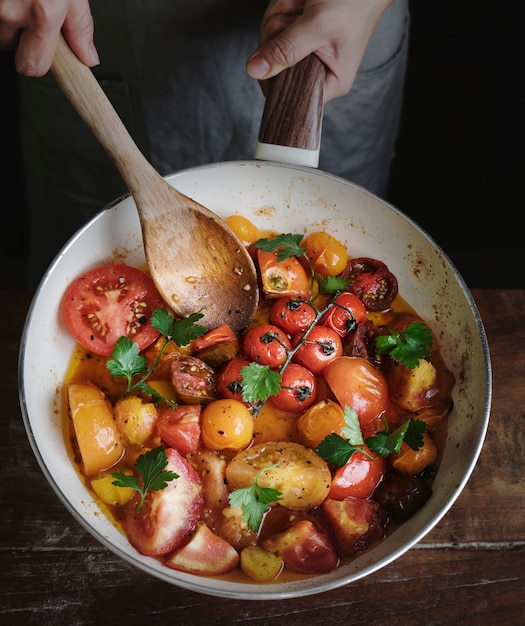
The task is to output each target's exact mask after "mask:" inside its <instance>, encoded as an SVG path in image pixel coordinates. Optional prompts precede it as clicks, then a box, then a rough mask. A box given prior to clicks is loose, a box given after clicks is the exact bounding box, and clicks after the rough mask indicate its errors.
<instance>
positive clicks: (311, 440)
mask: <svg viewBox="0 0 525 626" xmlns="http://www.w3.org/2000/svg"><path fill="white" fill-rule="evenodd" d="M345 426H346V422H345V414H344V411H343V409H342V408H341V407H340V406H339V404H337V402H334V401H333V400H322V401H321V402H317V403H316V404H314V405H313V406H312V407H310V408H309V409H308V410H307V411H305V412H304V413H303V414H302V415H300V416H299V417H298V419H297V432H298V433H299V437H300V438H301V441H302V442H303V443H304V445H305V446H308V447H309V448H312V449H313V450H315V449H316V448H317V446H318V445H319V444H320V443H321V441H323V439H325V438H326V437H328V435H330V434H332V433H336V434H337V435H340V436H342V435H343V428H344V427H345Z"/></svg>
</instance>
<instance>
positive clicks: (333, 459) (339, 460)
mask: <svg viewBox="0 0 525 626" xmlns="http://www.w3.org/2000/svg"><path fill="white" fill-rule="evenodd" d="M344 414H345V423H346V426H344V427H343V429H342V430H341V432H342V435H343V436H341V435H338V434H337V433H331V434H330V435H328V436H326V437H325V438H324V439H323V441H321V443H320V444H319V445H318V446H317V448H316V452H317V454H318V455H319V456H320V457H321V458H323V459H324V460H325V461H326V462H327V463H328V464H329V465H331V466H332V467H343V465H346V463H348V461H349V459H350V457H351V456H352V454H354V452H357V451H359V452H362V453H363V454H364V455H366V456H367V457H368V458H369V459H372V460H377V459H379V458H380V457H382V456H389V455H390V454H392V452H399V451H400V449H401V444H402V443H403V442H405V443H406V444H407V445H408V446H410V447H411V448H412V449H413V450H418V449H419V448H420V447H421V446H422V445H423V435H424V433H425V431H426V424H425V422H423V420H415V419H414V418H412V417H410V418H408V419H407V420H406V421H405V422H404V423H403V424H401V426H399V427H398V428H396V429H395V430H394V431H393V432H391V433H390V432H378V433H376V434H375V435H374V436H373V437H367V439H366V440H364V439H363V434H362V432H361V427H360V425H359V419H358V415H357V413H356V411H355V410H354V409H352V408H350V407H349V406H347V405H345V407H344ZM365 444H366V445H365ZM367 447H368V449H369V450H370V451H371V452H372V453H375V455H374V454H370V452H368V450H367Z"/></svg>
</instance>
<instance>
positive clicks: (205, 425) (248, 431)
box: [201, 398, 253, 450]
mask: <svg viewBox="0 0 525 626" xmlns="http://www.w3.org/2000/svg"><path fill="white" fill-rule="evenodd" d="M201 437H202V441H203V442H204V445H205V446H206V447H207V448H208V449H209V450H242V449H243V448H246V446H247V445H248V444H249V443H250V442H251V440H252V437H253V418H252V415H251V413H250V411H249V410H248V408H247V407H246V405H244V404H243V403H242V402H240V401H239V400H234V399H230V398H227V399H222V400H214V401H213V402H210V404H208V405H206V407H204V409H203V411H202V415H201Z"/></svg>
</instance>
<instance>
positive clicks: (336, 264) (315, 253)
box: [301, 231, 348, 278]
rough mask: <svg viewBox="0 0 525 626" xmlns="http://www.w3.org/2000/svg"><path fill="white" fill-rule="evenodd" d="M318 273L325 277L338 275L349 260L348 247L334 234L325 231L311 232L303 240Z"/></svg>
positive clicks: (302, 244) (307, 253) (302, 245)
mask: <svg viewBox="0 0 525 626" xmlns="http://www.w3.org/2000/svg"><path fill="white" fill-rule="evenodd" d="M301 247H302V248H304V249H305V250H306V256H307V257H308V258H309V259H310V262H311V263H312V265H313V268H314V271H315V272H316V274H320V275H321V276H323V277H324V278H326V277H327V276H337V275H338V274H340V273H341V272H342V271H343V269H344V268H345V266H346V264H347V262H348V252H347V251H346V247H345V246H344V245H343V244H342V243H341V242H340V241H338V240H337V239H336V238H335V237H334V236H333V235H330V234H329V233H326V232H324V231H317V232H313V233H310V234H309V235H307V236H306V237H305V238H304V239H303V240H302V241H301Z"/></svg>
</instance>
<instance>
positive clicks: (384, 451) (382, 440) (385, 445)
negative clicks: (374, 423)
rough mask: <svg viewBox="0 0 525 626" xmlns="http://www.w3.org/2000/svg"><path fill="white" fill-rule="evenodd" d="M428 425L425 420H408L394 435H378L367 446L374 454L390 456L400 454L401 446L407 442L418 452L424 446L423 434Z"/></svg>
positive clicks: (370, 438) (382, 433) (371, 438)
mask: <svg viewBox="0 0 525 626" xmlns="http://www.w3.org/2000/svg"><path fill="white" fill-rule="evenodd" d="M425 431H426V424H425V422H424V421H423V420H415V419H414V418H412V417H410V418H408V419H407V420H406V421H405V422H404V423H403V424H401V426H399V427H398V428H396V429H395V430H394V432H392V433H384V432H380V433H376V434H375V435H374V436H373V437H369V438H368V439H367V440H366V444H367V446H368V447H369V448H370V450H371V451H372V452H375V453H377V454H380V455H381V456H388V455H389V454H391V453H392V452H399V451H400V449H401V444H402V443H403V442H405V443H406V444H407V445H408V446H410V447H411V448H412V450H418V449H419V448H420V447H421V446H422V445H423V434H424V433H425Z"/></svg>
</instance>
